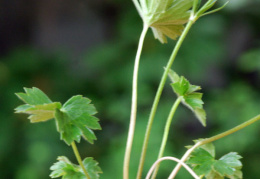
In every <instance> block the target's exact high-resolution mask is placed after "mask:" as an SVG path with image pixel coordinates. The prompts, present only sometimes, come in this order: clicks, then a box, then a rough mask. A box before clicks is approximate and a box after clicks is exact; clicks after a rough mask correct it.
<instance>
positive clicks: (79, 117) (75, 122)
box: [55, 95, 101, 145]
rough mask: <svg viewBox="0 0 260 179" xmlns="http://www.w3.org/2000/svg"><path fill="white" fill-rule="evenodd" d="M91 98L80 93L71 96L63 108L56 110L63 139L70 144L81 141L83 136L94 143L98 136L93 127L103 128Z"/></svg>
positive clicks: (57, 121)
mask: <svg viewBox="0 0 260 179" xmlns="http://www.w3.org/2000/svg"><path fill="white" fill-rule="evenodd" d="M90 102H91V101H90V99H88V98H84V97H82V96H80V95H78V96H73V97H72V98H70V99H69V100H68V101H67V102H66V103H65V104H64V105H63V106H62V108H61V109H57V110H56V112H55V119H56V125H57V129H58V131H59V132H60V135H61V139H62V140H64V141H65V142H66V143H67V144H68V145H70V144H71V143H72V142H73V141H74V140H76V141H77V142H80V138H81V136H82V137H84V138H85V139H86V140H87V141H88V142H90V143H91V144H93V142H94V140H96V136H95V134H94V132H93V131H92V130H93V129H94V130H95V129H101V127H100V125H99V123H98V121H99V119H98V118H96V117H94V116H93V115H94V114H96V113H97V111H96V108H95V107H94V105H93V104H90Z"/></svg>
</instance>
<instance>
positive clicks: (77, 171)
mask: <svg viewBox="0 0 260 179" xmlns="http://www.w3.org/2000/svg"><path fill="white" fill-rule="evenodd" d="M57 160H58V162H56V163H54V164H53V165H52V166H51V168H50V169H51V170H52V172H51V174H50V177H51V178H58V177H62V179H86V176H85V174H84V172H83V170H82V168H81V167H80V166H79V165H75V164H73V163H71V162H70V161H69V159H68V158H67V157H65V156H60V157H58V159H57ZM83 165H84V166H85V169H86V171H87V172H88V174H89V176H90V178H91V179H98V178H99V173H102V170H101V169H100V167H99V166H98V162H96V161H95V160H93V158H91V157H88V158H85V159H84V160H83Z"/></svg>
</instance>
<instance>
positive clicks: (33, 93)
mask: <svg viewBox="0 0 260 179" xmlns="http://www.w3.org/2000/svg"><path fill="white" fill-rule="evenodd" d="M24 91H25V93H16V95H17V96H18V98H20V99H21V100H22V101H24V102H25V103H27V104H30V105H41V104H48V103H52V101H51V100H50V99H49V97H48V96H47V95H46V94H44V93H43V92H42V91H41V90H40V89H38V88H35V87H33V88H24Z"/></svg>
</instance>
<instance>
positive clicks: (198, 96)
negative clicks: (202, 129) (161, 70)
mask: <svg viewBox="0 0 260 179" xmlns="http://www.w3.org/2000/svg"><path fill="white" fill-rule="evenodd" d="M168 75H169V77H170V79H171V81H172V82H173V83H172V84H171V86H172V88H173V91H174V92H175V94H176V95H177V96H182V97H183V100H182V103H183V104H184V105H185V106H187V107H188V108H189V109H190V110H192V111H193V113H194V114H195V116H196V117H197V119H198V120H199V121H200V122H201V123H202V125H203V126H206V112H205V110H204V109H203V104H204V103H203V101H202V93H199V92H197V91H198V90H200V89H201V87H200V86H196V85H192V84H190V82H189V81H188V80H187V79H186V78H184V77H183V76H181V77H179V75H178V74H177V73H175V72H174V71H173V70H170V71H169V73H168Z"/></svg>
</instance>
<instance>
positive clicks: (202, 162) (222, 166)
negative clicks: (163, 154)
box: [187, 139, 242, 179]
mask: <svg viewBox="0 0 260 179" xmlns="http://www.w3.org/2000/svg"><path fill="white" fill-rule="evenodd" d="M201 140H203V139H201ZM195 142H196V141H195ZM241 158H242V157H241V156H239V155H238V154H237V153H236V152H231V153H228V154H226V155H224V156H223V157H221V158H220V159H219V160H216V159H215V147H214V146H213V144H211V143H210V144H206V145H203V146H200V147H199V148H197V149H196V150H194V151H193V152H192V154H191V156H190V158H189V159H188V161H187V164H191V165H192V166H193V170H194V171H195V172H196V173H197V174H198V175H200V176H205V177H206V178H207V179H213V178H214V179H215V178H216V179H224V178H225V177H227V178H230V179H241V178H242V172H241V168H242V163H241V162H240V161H239V159H241Z"/></svg>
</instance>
